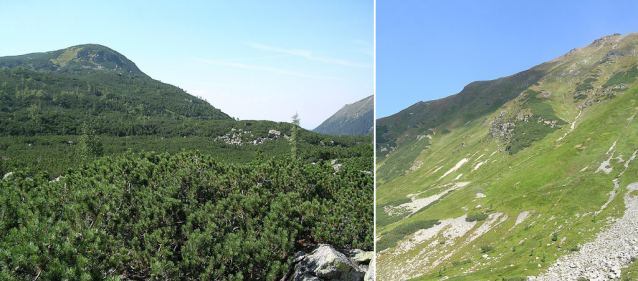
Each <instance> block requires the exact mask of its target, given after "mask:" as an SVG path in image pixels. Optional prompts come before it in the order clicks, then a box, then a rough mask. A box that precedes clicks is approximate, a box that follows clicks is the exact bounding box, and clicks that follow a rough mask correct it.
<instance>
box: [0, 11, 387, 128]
mask: <svg viewBox="0 0 638 281" xmlns="http://www.w3.org/2000/svg"><path fill="white" fill-rule="evenodd" d="M53 2H54V1H29V0H26V1H15V0H9V1H2V2H0V10H1V11H3V15H2V17H0V25H1V26H3V28H1V29H0V56H7V55H19V54H25V53H31V52H44V51H51V50H58V49H62V48H66V47H69V46H73V45H78V44H85V43H97V44H102V45H105V46H107V47H110V48H112V49H114V50H116V51H118V52H120V53H122V54H123V55H125V56H126V57H128V58H129V59H131V60H132V61H133V62H135V63H136V64H137V66H138V67H139V68H140V69H141V70H142V71H144V72H145V73H146V74H148V75H150V76H151V77H153V78H155V79H158V80H161V81H163V82H166V83H170V84H173V85H176V86H178V87H180V88H183V89H185V90H186V91H187V92H189V93H191V94H193V95H197V96H201V97H203V98H205V99H206V100H208V101H209V102H210V103H211V104H212V105H213V106H215V107H217V108H220V109H222V110H223V111H224V112H226V113H228V114H229V115H231V116H233V117H238V118H240V119H264V120H275V121H287V122H289V121H290V120H291V117H292V116H293V115H294V114H295V112H298V113H299V116H300V118H301V125H302V127H304V128H307V129H313V128H314V127H316V126H318V125H319V124H320V123H321V122H322V121H323V120H325V119H326V118H328V117H330V115H332V114H333V113H334V112H336V111H337V110H339V109H340V108H341V107H342V106H343V105H345V104H346V103H353V102H356V101H358V100H360V99H362V98H364V97H366V96H369V95H372V94H373V89H374V88H373V87H374V85H373V71H374V66H373V59H374V55H373V35H374V30H373V23H374V11H373V2H372V1H292V0H291V1H108V2H98V1H55V3H53Z"/></svg>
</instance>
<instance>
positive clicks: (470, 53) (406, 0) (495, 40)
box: [376, 0, 638, 118]
mask: <svg viewBox="0 0 638 281" xmlns="http://www.w3.org/2000/svg"><path fill="white" fill-rule="evenodd" d="M637 15H638V1H635V0H631V1H629V0H627V1H511V0H507V1H505V0H502V1H474V0H468V1H421V0H402V1H393V0H378V1H377V22H376V25H377V97H376V101H377V118H380V117H384V116H388V115H392V114H394V113H396V112H398V111H400V110H402V109H404V108H406V107H408V106H410V105H412V104H414V103H416V102H418V101H427V100H433V99H439V98H442V97H446V96H449V95H453V94H456V93H458V92H460V91H461V90H462V89H463V87H464V86H465V85H467V84H469V83H470V82H472V81H477V80H491V79H496V78H499V77H503V76H508V75H512V74H515V73H517V72H520V71H523V70H526V69H528V68H531V67H532V66H535V65H537V64H540V63H543V62H546V61H549V60H552V59H554V58H556V57H558V56H561V55H563V54H565V53H567V52H569V50H571V49H573V48H580V47H584V46H586V45H588V44H590V43H591V42H593V41H594V40H595V39H597V38H600V37H602V36H605V35H610V34H613V33H621V34H625V33H632V32H638V16H637Z"/></svg>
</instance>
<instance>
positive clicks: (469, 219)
mask: <svg viewBox="0 0 638 281" xmlns="http://www.w3.org/2000/svg"><path fill="white" fill-rule="evenodd" d="M487 216H488V215H487V214H485V213H477V214H469V215H467V217H466V218H465V221H467V222H473V221H483V220H485V219H486V218H487Z"/></svg>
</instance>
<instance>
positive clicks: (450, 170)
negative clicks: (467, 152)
mask: <svg viewBox="0 0 638 281" xmlns="http://www.w3.org/2000/svg"><path fill="white" fill-rule="evenodd" d="M468 161H469V160H468V159H467V158H463V159H461V161H459V162H458V163H456V165H454V167H452V169H449V170H448V171H447V172H445V174H443V175H442V176H441V177H440V178H439V180H440V179H443V178H444V177H445V176H447V175H449V174H451V173H453V172H456V170H458V169H459V168H461V166H463V164H465V163H467V162H468Z"/></svg>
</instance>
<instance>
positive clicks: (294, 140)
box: [290, 112, 299, 159]
mask: <svg viewBox="0 0 638 281" xmlns="http://www.w3.org/2000/svg"><path fill="white" fill-rule="evenodd" d="M298 135H299V113H297V112H295V115H293V116H292V129H291V132H290V144H291V146H292V147H291V148H290V152H291V154H292V158H293V159H297V146H298V141H299V140H298V137H299V136H298Z"/></svg>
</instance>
